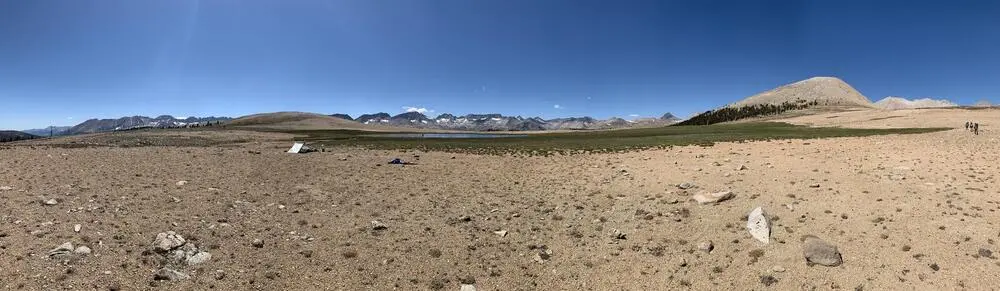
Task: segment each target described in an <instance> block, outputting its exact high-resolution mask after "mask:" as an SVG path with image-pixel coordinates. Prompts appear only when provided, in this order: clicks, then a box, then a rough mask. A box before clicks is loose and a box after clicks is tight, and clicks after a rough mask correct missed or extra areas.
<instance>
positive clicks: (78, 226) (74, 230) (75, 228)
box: [73, 224, 83, 232]
mask: <svg viewBox="0 0 1000 291" xmlns="http://www.w3.org/2000/svg"><path fill="white" fill-rule="evenodd" d="M82 227H83V226H82V225H79V224H77V225H74V226H73V232H80V228H82Z"/></svg>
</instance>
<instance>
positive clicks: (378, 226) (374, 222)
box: [372, 220, 389, 230]
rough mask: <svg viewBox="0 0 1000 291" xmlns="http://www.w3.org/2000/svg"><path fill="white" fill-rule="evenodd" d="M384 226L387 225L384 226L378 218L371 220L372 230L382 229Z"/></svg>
mask: <svg viewBox="0 0 1000 291" xmlns="http://www.w3.org/2000/svg"><path fill="white" fill-rule="evenodd" d="M386 228H389V227H388V226H386V225H385V224H384V223H381V222H379V221H378V220H372V230H383V229H386Z"/></svg>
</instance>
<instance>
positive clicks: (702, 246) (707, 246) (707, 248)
mask: <svg viewBox="0 0 1000 291" xmlns="http://www.w3.org/2000/svg"><path fill="white" fill-rule="evenodd" d="M698 249H699V250H701V251H703V252H706V253H711V252H712V250H713V249H715V245H714V244H712V241H704V242H701V243H698Z"/></svg>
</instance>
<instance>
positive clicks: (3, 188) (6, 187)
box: [0, 186, 14, 191]
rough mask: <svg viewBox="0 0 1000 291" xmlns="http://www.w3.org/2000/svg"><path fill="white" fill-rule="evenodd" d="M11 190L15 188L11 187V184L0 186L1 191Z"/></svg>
mask: <svg viewBox="0 0 1000 291" xmlns="http://www.w3.org/2000/svg"><path fill="white" fill-rule="evenodd" d="M10 190H14V187H11V186H0V191H10Z"/></svg>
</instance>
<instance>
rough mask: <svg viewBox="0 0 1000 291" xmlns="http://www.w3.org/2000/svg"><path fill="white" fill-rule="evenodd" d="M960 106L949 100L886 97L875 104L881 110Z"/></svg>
mask: <svg viewBox="0 0 1000 291" xmlns="http://www.w3.org/2000/svg"><path fill="white" fill-rule="evenodd" d="M956 106H958V104H955V103H954V102H951V101H948V100H944V99H941V100H934V99H930V98H921V99H914V100H908V99H906V98H902V97H892V96H890V97H885V98H884V99H882V100H879V101H878V102H875V107H878V108H881V109H889V110H895V109H914V108H936V107H956Z"/></svg>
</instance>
